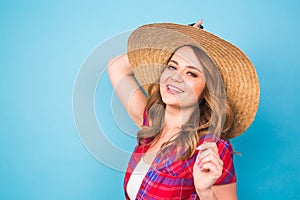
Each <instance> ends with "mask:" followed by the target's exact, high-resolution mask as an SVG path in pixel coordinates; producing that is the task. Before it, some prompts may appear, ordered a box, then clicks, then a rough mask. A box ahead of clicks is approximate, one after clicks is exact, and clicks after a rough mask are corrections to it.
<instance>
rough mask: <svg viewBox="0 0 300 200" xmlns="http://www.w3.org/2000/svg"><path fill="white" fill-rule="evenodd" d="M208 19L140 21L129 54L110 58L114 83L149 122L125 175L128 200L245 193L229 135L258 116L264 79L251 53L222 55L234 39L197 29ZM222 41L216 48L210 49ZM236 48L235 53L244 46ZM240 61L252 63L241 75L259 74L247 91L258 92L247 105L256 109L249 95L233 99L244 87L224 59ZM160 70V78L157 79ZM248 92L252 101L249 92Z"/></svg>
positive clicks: (136, 117)
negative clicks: (191, 23) (227, 40)
mask: <svg viewBox="0 0 300 200" xmlns="http://www.w3.org/2000/svg"><path fill="white" fill-rule="evenodd" d="M201 23H202V21H199V22H198V23H196V24H195V25H194V27H187V26H183V25H175V24H154V25H148V26H147V25H146V26H143V27H140V28H139V29H137V30H136V31H135V32H133V33H132V34H131V36H130V38H129V42H128V52H127V54H125V55H121V56H119V57H117V58H115V59H113V60H111V61H110V62H109V68H108V73H109V76H110V80H111V83H112V85H113V86H114V89H115V90H116V92H117V94H118V96H119V98H120V100H121V102H122V103H123V105H124V107H125V108H126V110H127V112H128V114H129V116H130V117H131V118H132V119H133V121H134V122H135V123H136V124H137V126H139V127H140V128H141V130H140V131H139V132H138V134H137V138H138V142H137V146H136V148H135V150H134V152H133V155H132V157H131V159H130V161H129V164H128V169H127V171H126V175H125V181H124V189H125V195H126V199H199V198H200V199H201V200H205V199H219V200H222V199H226V200H230V199H237V196H236V176H235V171H234V167H233V161H232V154H233V150H232V147H231V144H230V142H229V141H228V140H229V139H230V138H232V137H234V136H237V135H239V134H241V132H242V131H244V130H245V129H246V128H247V127H248V126H249V125H250V123H251V122H252V120H253V118H254V115H255V112H256V109H257V105H258V94H259V87H258V81H257V77H256V74H255V71H253V66H252V64H251V62H250V61H249V60H248V59H247V58H246V56H245V55H244V54H240V55H242V56H241V58H240V59H236V58H233V59H232V58H226V55H225V53H226V54H230V52H225V51H224V50H223V54H219V55H218V53H220V52H221V51H220V50H221V49H222V47H221V48H219V47H218V46H222V45H221V44H223V46H226V45H227V46H228V44H227V43H224V41H223V40H222V39H220V38H218V37H216V36H213V35H211V34H209V33H207V32H204V31H203V30H200V29H197V26H199V25H201ZM200 35H201V36H200ZM202 35H206V37H204V36H202ZM215 40H218V41H217V44H216V45H215V46H216V47H210V46H213V45H211V44H212V43H214V41H215ZM203 41H204V42H203ZM205 41H206V42H205ZM161 44H164V45H161ZM230 45H231V44H230ZM230 45H229V46H230ZM166 47H167V48H166ZM230 47H231V49H230V50H231V51H233V52H237V53H240V52H241V51H240V50H239V49H237V48H236V47H234V46H232V45H231V46H230ZM214 48H217V50H216V49H215V51H214ZM225 49H228V48H225ZM224 52H225V53H224ZM208 54H210V56H208ZM224 55H225V56H224ZM223 57H224V58H226V59H223ZM220 60H221V61H220ZM233 60H234V61H235V62H236V63H241V62H243V63H244V64H245V65H246V66H247V67H246V69H244V68H243V69H242V70H240V75H245V74H246V77H250V78H251V79H252V80H253V77H254V78H255V77H256V79H254V81H252V82H253V84H251V83H252V82H251V81H250V82H249V79H247V78H246V79H245V78H244V82H245V83H247V84H248V85H250V87H248V88H249V89H247V87H246V89H245V90H246V93H247V94H252V93H251V91H255V92H254V95H252V96H253V98H252V99H253V101H252V102H251V103H250V104H244V105H243V106H245V108H251V109H250V110H251V111H252V112H251V113H250V114H249V113H248V114H246V115H245V112H244V113H243V112H242V111H241V108H239V107H238V104H239V103H241V102H244V99H242V100H241V99H240V98H239V99H237V98H231V97H232V96H233V95H232V91H234V92H237V93H238V91H237V89H239V88H240V87H233V86H232V82H231V81H228V79H227V76H228V77H230V74H232V73H230V70H229V72H228V69H229V68H230V67H228V66H229V65H228V66H226V67H225V68H224V67H223V63H225V61H229V62H233ZM222 67H223V68H222ZM239 68H240V66H239ZM225 69H226V70H227V71H226V70H225ZM251 70H252V71H251ZM142 71H143V72H142ZM153 71H155V72H156V74H158V76H156V77H154V78H152V79H151V80H150V81H149V80H148V79H149V77H151V76H152V74H151V73H152V72H153ZM219 71H220V74H219ZM232 71H233V72H234V73H235V72H236V71H237V70H236V67H235V66H234V69H233V70H232ZM249 71H251V73H248V72H249ZM145 72H146V73H145ZM244 72H247V73H244ZM154 74H155V73H154ZM226 74H227V75H226ZM249 74H250V76H248V75H249ZM220 75H221V76H220ZM134 76H135V77H136V78H137V80H138V81H139V82H140V84H141V85H142V86H143V87H144V88H145V89H146V91H147V93H148V98H147V97H146V95H145V93H144V92H143V91H142V90H140V89H139V84H138V83H137V82H136V80H135V78H134ZM221 77H222V78H221ZM230 78H232V77H230ZM154 80H155V81H154ZM229 80H230V79H229ZM223 81H224V85H225V88H224V86H223ZM235 81H236V80H235ZM242 82H243V81H242ZM253 86H255V87H254V88H253ZM250 88H252V89H251V90H250ZM225 90H226V93H225ZM250 96H251V95H250ZM226 97H227V100H228V101H226ZM247 98H248V100H251V98H250V99H249V95H248V96H247ZM232 100H236V102H238V104H234V103H231V101H232ZM230 104H231V105H230ZM231 107H233V110H232V108H231ZM241 113H243V114H241ZM242 116H244V117H242ZM245 116H247V117H246V119H245Z"/></svg>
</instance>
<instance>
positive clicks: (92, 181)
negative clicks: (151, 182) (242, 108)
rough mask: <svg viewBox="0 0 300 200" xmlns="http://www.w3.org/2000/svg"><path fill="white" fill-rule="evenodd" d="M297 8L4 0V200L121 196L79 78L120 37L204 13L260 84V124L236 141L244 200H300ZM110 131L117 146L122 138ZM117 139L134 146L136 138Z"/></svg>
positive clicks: (0, 185)
mask: <svg viewBox="0 0 300 200" xmlns="http://www.w3.org/2000/svg"><path fill="white" fill-rule="evenodd" d="M299 10H300V1H296V0H294V1H291V0H287V1H279V0H272V1H271V0H269V1H259V0H252V1H247V2H246V1H238V0H233V1H222V2H221V1H216V0H213V1H199V0H198V1H196V0H194V1H171V0H165V1H159V0H152V1H143V2H142V1H102V2H100V1H54V0H53V1H48V2H46V1H45V2H42V1H6V2H4V1H1V6H0V26H1V30H0V67H1V68H0V69H1V70H0V91H1V93H0V95H1V96H0V199H3V200H4V199H5V200H6V199H31V200H35V199H43V200H47V199H49V200H50V199H73V200H75V199H76V200H77V199H78V200H81V199H85V200H92V199H123V198H124V197H123V189H122V182H123V175H124V174H123V172H119V171H117V170H114V169H111V168H109V167H107V166H105V165H103V164H102V163H100V162H99V161H97V160H96V159H95V158H94V157H93V156H92V155H90V154H89V153H88V151H87V150H86V149H85V147H84V146H83V145H82V143H81V141H80V138H79V136H78V133H77V131H76V126H75V123H74V119H73V113H72V112H73V111H72V92H73V86H74V82H75V80H76V76H77V73H78V71H79V69H80V66H81V64H82V63H83V61H84V60H85V59H86V58H87V56H88V55H89V53H90V52H91V51H92V50H93V49H94V48H95V47H96V46H97V45H98V44H100V43H102V42H103V41H105V40H106V39H108V38H110V37H111V36H113V35H116V34H119V33H121V32H124V31H128V30H132V29H134V28H136V27H138V26H140V25H142V24H145V23H152V22H175V23H182V24H187V23H191V22H195V21H197V20H198V19H199V18H200V17H201V18H203V19H204V26H205V29H206V30H208V31H210V32H213V33H215V34H217V35H219V36H221V37H223V38H225V39H227V40H229V41H231V42H232V43H234V44H236V45H237V46H239V47H240V48H241V49H242V50H243V51H244V52H245V53H246V54H247V55H248V56H249V58H250V59H251V60H252V62H253V63H254V65H255V66H256V68H257V73H258V76H259V79H260V84H261V102H260V106H259V110H258V113H257V116H256V119H255V122H254V123H253V124H252V126H251V127H250V128H249V129H248V130H247V131H246V132H245V133H244V134H243V135H242V136H240V137H237V138H235V139H233V140H232V142H233V146H234V148H235V150H236V151H238V152H241V153H242V156H236V158H235V166H236V171H237V176H238V184H237V189H238V196H239V198H240V199H257V200H258V199H300V190H299V189H300V187H299V185H300V159H299V158H300V156H299V150H300V149H299V139H300V135H299V133H300V131H299V120H300V117H299V114H298V112H299V103H298V102H299V97H300V96H299V91H300V84H299V73H300V69H299V66H300V59H299V46H300V40H299V35H300V28H299V21H298V20H299V19H300V12H299ZM103 84H105V87H106V88H107V90H112V88H111V86H110V85H109V82H108V80H106V81H104V83H103ZM120 109H121V108H120ZM98 115H99V116H100V117H99V119H100V118H101V116H104V115H105V116H108V117H110V116H111V113H110V111H109V110H108V111H107V113H101V112H100V113H98ZM124 120H128V119H124ZM106 128H108V129H111V130H112V132H113V133H114V134H113V135H112V136H111V137H112V140H117V138H118V134H122V132H121V130H119V129H117V128H116V125H115V124H114V123H110V124H108V125H107V127H106ZM119 142H120V143H121V144H120V145H122V146H126V148H128V149H132V148H133V145H134V138H133V137H131V138H130V139H129V140H124V141H123V140H122V141H119ZM107 153H108V154H109V152H107Z"/></svg>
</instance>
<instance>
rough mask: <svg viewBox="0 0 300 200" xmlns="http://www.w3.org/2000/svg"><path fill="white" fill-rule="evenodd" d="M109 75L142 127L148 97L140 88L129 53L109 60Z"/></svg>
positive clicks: (128, 109)
mask: <svg viewBox="0 0 300 200" xmlns="http://www.w3.org/2000/svg"><path fill="white" fill-rule="evenodd" d="M108 75H109V78H110V81H111V84H112V86H113V88H114V90H115V92H116V93H117V95H118V97H119V99H120V101H121V103H122V104H123V106H124V107H125V109H126V111H127V113H128V114H129V116H130V117H131V119H132V120H133V121H134V122H135V124H136V125H137V126H138V127H141V126H142V124H143V113H144V109H145V107H146V103H147V97H146V96H145V94H144V93H143V91H142V90H141V89H140V88H139V85H138V83H137V82H136V80H135V78H134V76H133V72H132V66H131V64H130V63H129V61H128V57H127V54H122V55H120V56H117V57H115V58H113V59H110V60H109V62H108Z"/></svg>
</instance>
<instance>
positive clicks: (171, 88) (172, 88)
mask: <svg viewBox="0 0 300 200" xmlns="http://www.w3.org/2000/svg"><path fill="white" fill-rule="evenodd" d="M167 92H168V93H170V94H180V93H183V92H184V91H183V90H182V89H180V88H178V87H176V86H174V85H167Z"/></svg>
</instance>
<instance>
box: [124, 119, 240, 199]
mask: <svg viewBox="0 0 300 200" xmlns="http://www.w3.org/2000/svg"><path fill="white" fill-rule="evenodd" d="M144 124H145V125H147V121H146V117H145V116H144ZM149 141H151V140H148V141H146V145H145V144H142V143H141V142H139V143H138V144H137V145H136V147H135V149H134V151H133V154H132V156H131V158H130V160H129V163H128V167H127V170H126V174H125V179H124V190H125V196H126V199H127V200H129V197H128V195H127V192H126V187H127V183H128V180H129V178H130V176H131V174H132V172H133V170H134V168H135V166H136V165H137V163H138V162H139V160H140V159H141V156H142V155H143V153H145V152H146V151H147V149H148V148H149V145H147V143H149ZM204 141H212V135H205V136H204V137H202V138H201V139H200V141H199V145H200V144H202V143H203V142H204ZM216 143H217V146H218V149H219V155H220V158H221V159H222V161H223V162H224V165H223V172H222V175H221V177H220V178H219V179H218V180H217V181H216V183H215V185H222V184H228V183H234V182H236V175H235V170H234V166H233V159H232V156H233V150H232V146H231V144H230V142H229V141H225V140H222V139H220V138H217V140H216ZM166 151H167V152H165V154H158V155H157V156H156V158H155V159H154V161H153V163H152V165H151V166H150V169H149V170H148V172H147V173H146V176H145V178H144V179H143V181H142V184H141V186H140V188H139V191H138V194H137V196H136V200H141V199H143V200H150V199H159V200H167V199H168V200H169V199H172V200H181V199H188V200H193V199H199V197H198V195H197V193H196V190H195V187H194V179H193V166H194V163H195V159H196V157H197V155H198V151H197V150H196V151H195V153H194V154H193V155H192V156H191V157H190V158H188V159H186V160H180V159H177V160H175V159H173V158H174V155H175V151H172V150H166Z"/></svg>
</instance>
